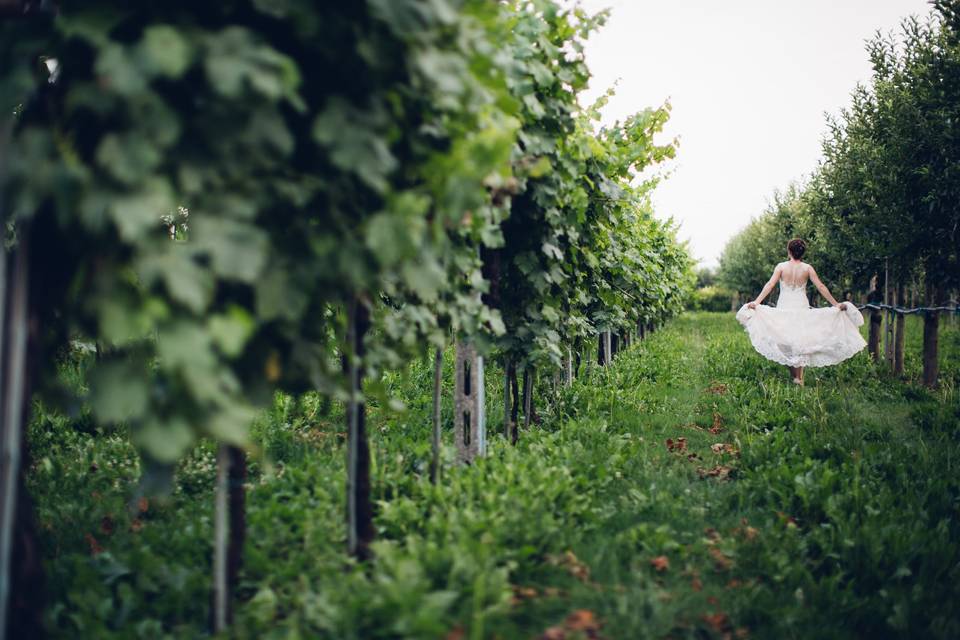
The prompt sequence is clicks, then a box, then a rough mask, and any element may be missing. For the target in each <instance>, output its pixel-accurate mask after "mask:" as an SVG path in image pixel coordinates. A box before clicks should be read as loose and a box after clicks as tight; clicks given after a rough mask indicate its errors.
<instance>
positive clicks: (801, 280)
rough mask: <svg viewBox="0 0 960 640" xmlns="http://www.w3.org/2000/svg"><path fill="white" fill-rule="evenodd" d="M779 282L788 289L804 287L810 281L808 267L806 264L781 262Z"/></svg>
mask: <svg viewBox="0 0 960 640" xmlns="http://www.w3.org/2000/svg"><path fill="white" fill-rule="evenodd" d="M780 280H781V281H782V282H783V284H784V285H786V286H788V287H793V288H799V287H806V286H807V282H809V280H810V265H808V264H807V263H806V262H790V261H787V262H781V263H780Z"/></svg>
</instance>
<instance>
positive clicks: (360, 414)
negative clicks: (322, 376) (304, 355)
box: [343, 296, 374, 560]
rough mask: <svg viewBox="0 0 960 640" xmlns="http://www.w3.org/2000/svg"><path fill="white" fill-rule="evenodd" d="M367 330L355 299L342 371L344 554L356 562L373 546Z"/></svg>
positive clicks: (364, 312) (366, 312)
mask: <svg viewBox="0 0 960 640" xmlns="http://www.w3.org/2000/svg"><path fill="white" fill-rule="evenodd" d="M369 329H370V311H369V310H368V309H367V306H366V304H365V303H364V301H363V300H361V299H360V298H359V296H357V297H355V298H354V299H353V300H351V301H350V303H349V305H348V310H347V345H348V346H347V349H346V350H345V352H344V354H343V370H344V373H345V374H346V375H347V381H348V384H349V393H350V397H349V399H348V400H347V403H346V411H345V418H346V423H347V552H348V553H349V554H350V555H352V556H355V557H356V558H358V559H360V560H367V559H369V558H370V556H371V554H370V543H371V542H373V537H374V528H373V505H372V504H371V502H370V443H369V442H368V441H367V425H366V417H367V416H366V403H365V401H364V399H363V376H364V366H363V357H364V355H365V352H364V345H363V341H364V337H365V336H366V334H367V331H368V330H369Z"/></svg>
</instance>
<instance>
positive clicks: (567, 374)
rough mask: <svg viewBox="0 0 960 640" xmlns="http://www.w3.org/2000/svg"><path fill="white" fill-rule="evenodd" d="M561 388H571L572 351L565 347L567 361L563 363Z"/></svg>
mask: <svg viewBox="0 0 960 640" xmlns="http://www.w3.org/2000/svg"><path fill="white" fill-rule="evenodd" d="M563 386H565V387H571V386H573V349H571V348H570V347H567V361H566V362H565V363H564V376H563Z"/></svg>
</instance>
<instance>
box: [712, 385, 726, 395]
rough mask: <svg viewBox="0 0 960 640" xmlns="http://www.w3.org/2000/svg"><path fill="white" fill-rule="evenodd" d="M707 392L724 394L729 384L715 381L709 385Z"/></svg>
mask: <svg viewBox="0 0 960 640" xmlns="http://www.w3.org/2000/svg"><path fill="white" fill-rule="evenodd" d="M707 392H709V393H712V394H715V395H718V396H722V395H724V394H725V393H726V392H727V385H725V384H723V383H722V382H713V383H711V384H710V386H709V387H707Z"/></svg>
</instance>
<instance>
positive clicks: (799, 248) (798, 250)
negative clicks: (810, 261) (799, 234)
mask: <svg viewBox="0 0 960 640" xmlns="http://www.w3.org/2000/svg"><path fill="white" fill-rule="evenodd" d="M787 251H789V252H790V255H791V256H793V257H794V258H796V259H797V260H803V254H804V253H806V252H807V243H806V242H804V241H803V240H801V239H800V238H794V239H793V240H791V241H790V242H788V243H787Z"/></svg>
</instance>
